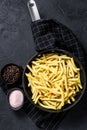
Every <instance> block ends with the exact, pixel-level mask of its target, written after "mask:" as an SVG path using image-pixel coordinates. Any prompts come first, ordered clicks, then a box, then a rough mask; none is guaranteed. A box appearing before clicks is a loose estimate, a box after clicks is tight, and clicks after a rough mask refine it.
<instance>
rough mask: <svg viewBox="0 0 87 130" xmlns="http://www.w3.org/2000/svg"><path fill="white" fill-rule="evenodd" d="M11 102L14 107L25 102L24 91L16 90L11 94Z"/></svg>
mask: <svg viewBox="0 0 87 130" xmlns="http://www.w3.org/2000/svg"><path fill="white" fill-rule="evenodd" d="M9 103H10V105H11V106H12V107H14V108H17V107H20V106H21V105H22V103H23V93H22V92H21V91H20V90H14V91H12V92H11V93H10V95H9Z"/></svg>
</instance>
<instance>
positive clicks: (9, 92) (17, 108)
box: [7, 88, 24, 111]
mask: <svg viewBox="0 0 87 130" xmlns="http://www.w3.org/2000/svg"><path fill="white" fill-rule="evenodd" d="M15 90H19V91H20V92H21V93H22V94H23V91H22V90H21V89H20V88H12V89H10V90H9V91H8V93H7V100H8V104H9V106H10V108H11V109H12V110H15V111H18V110H20V109H21V108H22V106H23V104H24V94H23V102H22V104H21V105H20V106H19V107H16V108H15V107H12V106H11V105H10V102H9V97H10V94H11V92H13V91H15Z"/></svg>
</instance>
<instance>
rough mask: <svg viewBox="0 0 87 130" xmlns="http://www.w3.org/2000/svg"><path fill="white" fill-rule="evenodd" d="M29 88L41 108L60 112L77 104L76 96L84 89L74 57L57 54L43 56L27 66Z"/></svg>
mask: <svg viewBox="0 0 87 130" xmlns="http://www.w3.org/2000/svg"><path fill="white" fill-rule="evenodd" d="M27 68H28V69H29V73H25V75H26V76H27V79H28V82H29V83H28V87H30V89H31V92H32V100H33V102H34V103H35V104H37V103H38V104H39V105H40V106H42V107H44V108H47V109H53V110H60V109H62V107H63V106H64V105H65V104H71V103H72V102H75V96H76V94H77V92H79V90H80V89H82V88H83V87H82V85H81V81H80V68H77V66H76V65H75V62H74V60H73V58H72V57H69V56H67V55H58V54H55V53H50V54H43V55H42V56H41V57H40V58H36V59H35V60H34V61H32V65H31V66H29V65H27Z"/></svg>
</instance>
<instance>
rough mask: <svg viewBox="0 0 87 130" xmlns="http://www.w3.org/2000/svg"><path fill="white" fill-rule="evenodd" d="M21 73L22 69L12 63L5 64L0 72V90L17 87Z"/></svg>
mask: <svg viewBox="0 0 87 130" xmlns="http://www.w3.org/2000/svg"><path fill="white" fill-rule="evenodd" d="M22 72H23V69H22V67H20V66H18V65H16V64H14V63H9V64H6V65H5V66H4V67H3V68H2V69H1V72H0V82H1V86H2V88H3V89H4V90H5V89H9V88H13V86H16V85H18V84H19V83H20V82H21V80H22Z"/></svg>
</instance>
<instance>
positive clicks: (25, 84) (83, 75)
mask: <svg viewBox="0 0 87 130" xmlns="http://www.w3.org/2000/svg"><path fill="white" fill-rule="evenodd" d="M49 53H55V54H66V55H67V56H69V57H73V59H74V62H75V64H76V66H77V67H79V68H80V79H81V84H82V86H83V89H82V90H80V91H79V92H78V93H77V95H76V96H75V99H76V101H75V102H72V104H67V105H64V107H63V108H62V109H61V110H51V109H46V108H43V107H41V106H40V105H38V104H35V103H34V102H33V101H32V92H31V89H30V87H28V79H27V77H26V76H25V73H28V72H29V70H28V68H27V65H26V66H25V69H24V72H23V80H22V82H23V88H24V92H25V94H26V96H27V98H28V100H29V101H30V102H31V103H32V104H33V105H35V107H38V108H39V109H41V110H43V111H46V112H51V113H60V112H64V111H67V110H69V109H71V108H72V107H74V106H75V105H76V104H77V103H78V102H79V101H80V99H81V98H82V96H83V94H84V92H85V88H86V73H85V70H84V68H83V66H82V64H81V63H80V61H79V60H78V59H77V58H76V57H75V56H73V55H72V54H71V53H70V52H67V51H65V50H61V49H56V50H46V51H41V52H40V53H38V54H36V55H35V56H33V58H31V59H30V60H29V61H28V63H27V64H28V65H30V66H31V65H32V61H35V59H36V58H40V57H41V56H42V55H43V54H49Z"/></svg>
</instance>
